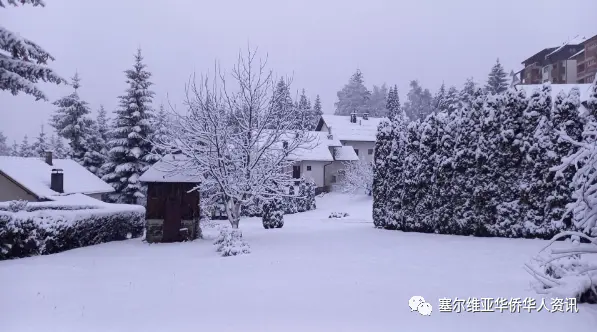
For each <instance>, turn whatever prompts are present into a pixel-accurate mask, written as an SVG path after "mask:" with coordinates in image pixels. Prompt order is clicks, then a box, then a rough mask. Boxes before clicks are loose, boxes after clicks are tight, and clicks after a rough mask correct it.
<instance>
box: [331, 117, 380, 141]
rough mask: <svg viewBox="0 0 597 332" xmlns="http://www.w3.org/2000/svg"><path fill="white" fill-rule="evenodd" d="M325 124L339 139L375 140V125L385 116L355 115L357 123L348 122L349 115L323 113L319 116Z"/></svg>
mask: <svg viewBox="0 0 597 332" xmlns="http://www.w3.org/2000/svg"><path fill="white" fill-rule="evenodd" d="M321 118H322V119H323V121H324V122H325V124H326V126H327V127H328V128H329V127H331V128H332V134H333V135H334V137H337V138H338V139H339V140H341V141H363V142H375V136H376V135H377V126H378V125H379V123H380V122H381V121H382V120H384V119H386V118H372V117H369V119H368V120H363V118H362V117H360V116H359V117H357V123H351V122H350V116H344V115H331V114H324V115H322V116H321Z"/></svg>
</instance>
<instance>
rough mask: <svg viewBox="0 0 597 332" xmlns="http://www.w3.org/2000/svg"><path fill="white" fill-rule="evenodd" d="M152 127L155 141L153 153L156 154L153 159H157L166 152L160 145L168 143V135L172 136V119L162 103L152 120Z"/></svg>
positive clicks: (152, 140) (153, 141)
mask: <svg viewBox="0 0 597 332" xmlns="http://www.w3.org/2000/svg"><path fill="white" fill-rule="evenodd" d="M151 127H152V128H153V134H152V138H151V142H152V143H155V144H152V145H153V150H152V153H153V154H154V157H153V159H154V160H155V161H157V160H159V158H161V157H162V156H164V155H165V154H166V151H164V150H163V149H162V148H160V146H161V145H162V144H166V143H167V142H168V137H170V135H169V129H170V121H169V117H168V114H167V113H166V110H165V109H164V105H163V104H160V108H159V110H158V113H157V114H156V116H155V117H154V119H153V121H152V125H151Z"/></svg>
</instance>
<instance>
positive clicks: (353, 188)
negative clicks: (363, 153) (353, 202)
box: [340, 160, 373, 195]
mask: <svg viewBox="0 0 597 332" xmlns="http://www.w3.org/2000/svg"><path fill="white" fill-rule="evenodd" d="M343 164H344V177H343V178H342V179H341V181H340V189H341V190H342V191H343V192H345V193H351V194H356V193H365V194H367V195H371V190H372V187H373V164H372V163H371V162H368V161H365V160H358V161H348V162H344V163H343Z"/></svg>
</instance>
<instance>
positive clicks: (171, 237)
mask: <svg viewBox="0 0 597 332" xmlns="http://www.w3.org/2000/svg"><path fill="white" fill-rule="evenodd" d="M180 205H181V204H180V202H179V201H178V200H177V199H169V200H167V201H166V206H165V209H164V233H163V237H162V242H177V241H180V228H181V225H182V223H181V212H182V211H181V206H180Z"/></svg>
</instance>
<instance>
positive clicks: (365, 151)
mask: <svg viewBox="0 0 597 332" xmlns="http://www.w3.org/2000/svg"><path fill="white" fill-rule="evenodd" d="M342 145H347V146H352V148H353V149H355V152H356V150H359V153H358V155H359V159H360V160H366V161H373V155H374V154H369V149H371V150H374V149H375V142H363V141H342ZM374 152H375V151H374Z"/></svg>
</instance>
